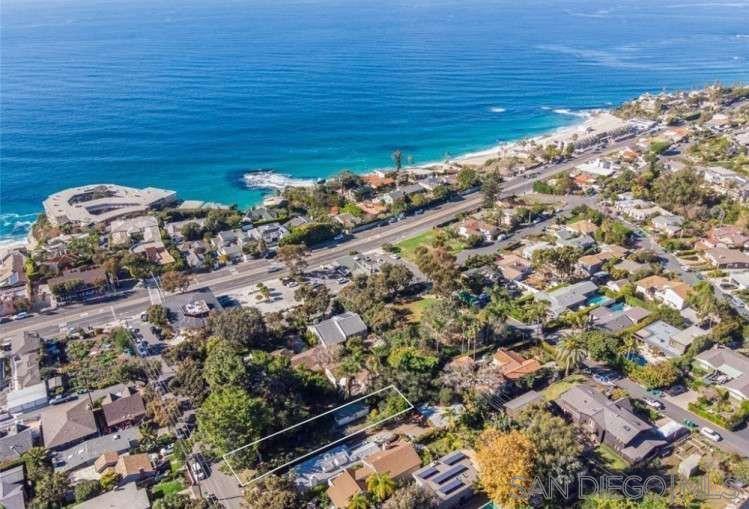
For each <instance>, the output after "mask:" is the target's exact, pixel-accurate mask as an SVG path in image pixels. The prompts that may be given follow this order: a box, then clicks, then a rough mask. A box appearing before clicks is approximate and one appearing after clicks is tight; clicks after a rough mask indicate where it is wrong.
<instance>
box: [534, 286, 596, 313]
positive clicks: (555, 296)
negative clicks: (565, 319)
mask: <svg viewBox="0 0 749 509" xmlns="http://www.w3.org/2000/svg"><path fill="white" fill-rule="evenodd" d="M597 291H598V287H597V286H596V284H595V283H594V282H593V281H587V280H586V281H580V282H579V283H574V284H571V285H569V286H563V287H562V288H558V289H556V290H553V291H551V292H541V293H539V294H538V297H539V299H541V300H545V301H548V302H549V304H550V308H549V310H550V311H551V313H552V314H554V315H559V314H561V313H563V312H564V311H567V310H573V309H577V308H579V307H581V306H583V305H585V304H586V302H587V301H588V299H589V298H590V297H591V296H593V294H595V293H596V292H597Z"/></svg>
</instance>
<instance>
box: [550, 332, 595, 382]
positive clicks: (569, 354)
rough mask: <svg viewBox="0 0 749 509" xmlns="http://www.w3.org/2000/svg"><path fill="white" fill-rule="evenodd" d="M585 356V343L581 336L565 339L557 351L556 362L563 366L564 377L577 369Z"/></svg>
mask: <svg viewBox="0 0 749 509" xmlns="http://www.w3.org/2000/svg"><path fill="white" fill-rule="evenodd" d="M587 356H588V351H587V350H586V349H585V341H584V340H583V338H582V337H581V336H568V337H566V338H565V339H564V340H563V341H562V342H561V343H560V344H559V349H558V350H557V357H558V360H559V362H560V363H561V364H562V366H564V376H567V375H568V374H569V372H570V370H572V369H575V368H576V367H578V366H579V365H580V364H581V363H582V362H583V361H584V360H585V358H586V357H587Z"/></svg>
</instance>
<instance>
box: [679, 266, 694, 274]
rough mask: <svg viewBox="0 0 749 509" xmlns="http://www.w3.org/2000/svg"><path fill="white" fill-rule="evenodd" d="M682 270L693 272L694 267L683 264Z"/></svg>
mask: <svg viewBox="0 0 749 509" xmlns="http://www.w3.org/2000/svg"><path fill="white" fill-rule="evenodd" d="M681 270H683V271H684V272H691V270H692V267H690V266H689V265H682V266H681Z"/></svg>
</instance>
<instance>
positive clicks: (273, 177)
mask: <svg viewBox="0 0 749 509" xmlns="http://www.w3.org/2000/svg"><path fill="white" fill-rule="evenodd" d="M242 182H244V185H245V186H246V187H247V189H272V190H278V191H282V190H283V189H284V188H286V187H306V186H311V185H313V184H314V183H315V181H314V180H312V179H301V178H294V177H290V176H288V175H282V174H280V173H276V172H274V171H273V170H256V171H249V172H247V173H244V174H243V175H242Z"/></svg>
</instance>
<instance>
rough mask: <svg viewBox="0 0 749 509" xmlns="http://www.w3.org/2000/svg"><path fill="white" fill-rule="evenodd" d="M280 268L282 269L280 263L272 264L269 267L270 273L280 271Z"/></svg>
mask: <svg viewBox="0 0 749 509" xmlns="http://www.w3.org/2000/svg"><path fill="white" fill-rule="evenodd" d="M279 270H282V268H281V266H280V265H271V266H270V267H268V274H272V273H273V272H278V271H279Z"/></svg>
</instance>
